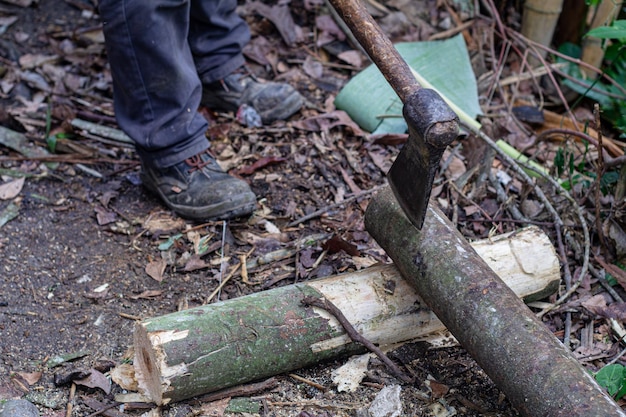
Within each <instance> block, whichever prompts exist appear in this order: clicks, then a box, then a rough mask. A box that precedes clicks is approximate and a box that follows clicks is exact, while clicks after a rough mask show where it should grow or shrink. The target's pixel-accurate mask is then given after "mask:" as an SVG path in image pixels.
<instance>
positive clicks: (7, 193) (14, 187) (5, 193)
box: [0, 177, 25, 200]
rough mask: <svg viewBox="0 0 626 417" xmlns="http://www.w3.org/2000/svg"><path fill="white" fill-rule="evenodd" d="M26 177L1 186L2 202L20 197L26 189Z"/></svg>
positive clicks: (0, 195)
mask: <svg viewBox="0 0 626 417" xmlns="http://www.w3.org/2000/svg"><path fill="white" fill-rule="evenodd" d="M24 181H25V177H22V178H18V179H16V180H13V181H9V182H7V183H4V184H0V200H11V199H13V198H15V197H17V196H18V195H19V193H20V192H21V191H22V188H24Z"/></svg>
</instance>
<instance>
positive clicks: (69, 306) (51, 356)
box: [0, 0, 517, 417]
mask: <svg viewBox="0 0 626 417" xmlns="http://www.w3.org/2000/svg"><path fill="white" fill-rule="evenodd" d="M292 10H293V12H292V13H293V14H294V18H295V20H296V21H297V23H298V24H299V25H302V26H305V25H312V21H313V20H314V16H313V15H312V14H311V13H308V14H307V12H305V8H302V9H300V8H297V7H293V8H292ZM296 10H297V11H298V12H296ZM0 11H1V12H2V13H3V14H5V15H11V16H17V17H18V20H17V23H16V24H13V25H12V26H10V27H8V29H7V32H6V36H4V37H3V39H2V40H1V42H0V51H1V52H2V57H3V58H2V60H3V61H2V62H4V64H3V65H4V66H8V67H11V68H15V67H16V62H17V60H18V59H20V57H22V58H23V57H24V56H26V55H28V54H32V55H37V54H42V55H47V54H51V53H53V52H54V53H60V52H59V51H62V50H63V49H62V48H61V46H62V45H63V42H64V41H68V42H69V41H71V42H74V44H75V46H76V47H77V48H83V50H89V51H91V52H90V53H91V54H92V55H90V58H89V60H87V61H80V62H79V61H78V60H75V61H71V62H72V66H71V68H72V70H75V71H76V75H77V76H83V77H88V78H89V80H88V81H87V82H93V83H94V84H96V82H95V81H94V80H99V81H102V80H104V87H100V88H99V89H98V88H94V89H92V90H91V91H90V93H89V94H84V95H82V96H80V97H78V98H80V99H81V100H82V101H80V102H78V101H77V100H69V101H67V100H66V101H59V102H58V103H55V105H54V106H53V107H54V108H53V123H52V126H51V127H52V131H53V132H55V131H63V132H71V131H72V130H71V128H68V126H67V120H68V118H67V116H66V117H61V116H60V114H62V110H63V109H65V110H66V111H70V114H71V116H73V117H75V116H76V115H77V114H78V115H79V116H83V117H85V114H86V113H90V112H91V113H90V114H91V115H92V116H93V115H94V114H96V113H97V114H99V115H101V119H100V121H101V122H102V121H104V122H106V124H108V125H109V126H111V127H116V126H115V124H114V121H113V119H112V118H111V116H112V110H111V109H112V103H111V90H110V88H111V87H110V76H109V74H108V69H107V67H106V59H105V57H106V55H105V53H104V51H103V49H102V44H101V43H97V42H95V43H92V42H91V41H90V42H88V41H86V40H85V39H83V38H82V36H84V34H85V33H90V32H89V31H90V30H91V28H93V27H98V24H99V22H98V20H97V14H95V15H94V13H95V9H94V7H93V4H91V3H87V2H81V1H62V0H41V1H40V2H39V3H35V4H33V5H31V6H30V7H17V6H12V5H2V6H0ZM244 11H245V10H244ZM247 19H248V20H249V22H250V24H251V27H252V29H253V34H254V38H253V45H254V47H255V48H257V47H258V48H260V47H259V46H258V45H259V44H258V43H254V40H257V41H258V40H259V39H261V38H264V39H269V40H270V41H271V45H272V47H273V48H274V49H273V51H274V53H275V54H277V55H278V56H279V59H277V60H275V61H273V62H272V65H265V66H262V65H258V63H256V64H253V65H252V68H253V69H254V71H255V72H256V73H258V74H259V75H261V76H265V77H268V78H271V77H273V76H274V75H276V71H277V69H279V70H278V72H279V73H280V76H279V77H278V78H282V79H286V80H288V81H290V82H291V83H293V84H294V85H296V86H297V87H298V89H299V90H300V91H301V92H303V94H305V95H306V97H307V99H308V101H309V104H308V106H307V108H305V109H304V110H303V111H302V112H301V114H299V115H297V116H296V117H295V118H294V121H295V120H304V119H306V118H307V117H309V116H314V115H317V114H324V111H325V110H326V109H328V103H327V99H328V98H329V97H332V96H333V95H334V94H336V93H337V91H338V89H339V88H340V87H341V86H342V85H343V84H345V82H347V80H348V79H349V76H350V75H351V74H352V72H351V70H342V69H341V68H340V67H341V66H332V65H329V66H327V67H325V68H324V69H323V71H324V72H323V76H322V77H320V78H319V79H318V80H315V81H311V80H310V78H307V77H304V76H302V75H301V73H298V72H293V71H288V70H287V69H288V68H284V67H285V66H287V67H288V66H289V65H291V66H292V67H295V66H297V65H300V64H302V63H303V62H307V61H306V60H307V56H308V54H309V53H310V51H308V50H307V49H306V48H304V47H302V48H292V49H290V48H287V47H285V46H284V44H282V43H281V42H280V39H279V38H278V34H277V33H276V31H275V30H274V29H273V28H272V27H271V25H270V24H269V23H268V22H267V21H266V20H264V19H261V18H260V17H259V16H258V15H253V14H248V15H247ZM22 34H25V35H27V36H26V39H24V37H22V36H21V35H22ZM89 48H91V49H89ZM294 63H296V64H297V65H296V64H294ZM54 65H57V66H59V67H63V68H65V69H67V68H68V65H69V64H68V61H65V62H64V63H63V64H61V63H59V62H58V61H57V62H56V63H55V64H54ZM37 94H38V90H37V89H36V88H33V86H32V84H28V83H26V82H23V81H22V82H16V85H15V87H14V88H13V90H12V91H11V92H9V93H7V94H4V93H3V99H2V101H3V103H4V110H3V114H2V115H1V116H2V117H1V118H0V124H2V125H4V126H5V127H8V128H11V129H14V130H17V131H20V132H24V133H25V134H26V137H27V138H28V139H29V141H30V143H31V145H33V146H36V147H40V148H45V147H46V144H45V141H44V139H43V138H45V136H46V129H47V128H46V125H45V123H43V122H45V109H46V106H45V102H44V105H43V106H39V107H37V110H36V111H35V112H31V113H28V112H27V111H24V113H23V114H22V116H24V118H22V119H19V118H17V117H16V115H15V113H12V112H11V111H10V110H11V109H15V108H21V107H20V106H21V105H23V104H24V103H26V102H28V103H34V102H36V101H37V99H38V98H37ZM68 95H71V93H68V94H66V95H65V97H67V96H68ZM59 96H63V95H62V94H60V95H59ZM64 105H65V107H64ZM99 110H101V111H99ZM204 111H205V112H206V115H207V117H208V118H210V119H211V120H212V128H211V132H209V135H210V136H211V138H212V142H213V152H214V153H215V154H216V155H217V156H218V157H219V158H220V162H222V163H223V164H224V165H225V166H227V167H228V168H232V169H233V171H231V172H233V174H235V175H240V176H241V177H242V178H245V179H246V180H247V181H249V183H250V184H251V186H252V188H253V190H254V191H255V193H257V195H258V196H262V198H261V199H260V200H259V207H258V211H257V212H255V214H254V215H253V216H252V217H251V218H250V219H243V220H239V221H231V222H228V223H224V222H210V223H205V224H197V223H193V222H189V221H184V220H182V219H179V218H177V217H176V216H175V215H173V214H172V213H170V212H168V211H167V210H166V209H165V208H164V207H163V206H162V205H161V204H160V202H159V201H158V200H157V199H156V198H155V197H154V196H152V195H150V194H148V193H147V192H146V191H145V190H144V189H143V187H142V185H141V183H140V180H139V169H140V168H139V164H138V160H137V158H136V155H135V154H134V152H133V151H132V149H130V148H128V147H125V146H124V145H122V144H119V143H117V144H116V143H102V142H98V141H95V140H93V139H91V138H89V137H86V136H85V135H81V134H79V133H77V135H76V136H75V137H74V139H73V142H74V143H73V144H72V143H70V144H69V145H68V143H67V142H63V141H59V144H58V146H61V145H67V146H69V150H67V149H68V148H63V149H65V151H64V152H65V155H70V157H71V158H70V159H68V160H66V161H63V162H62V163H60V164H59V165H58V166H52V165H50V164H51V163H52V162H53V158H50V159H47V160H37V159H36V158H35V159H29V158H22V157H21V155H20V154H19V153H17V152H15V151H14V150H10V149H8V148H3V147H0V156H2V157H3V159H2V165H1V167H2V168H3V169H5V170H19V171H21V172H25V173H28V174H29V175H31V176H29V177H28V178H27V179H26V181H25V184H24V186H23V188H22V189H21V191H20V193H19V195H18V196H17V197H16V198H15V199H13V200H9V201H0V212H4V211H5V210H7V208H8V207H9V206H10V205H11V204H14V205H15V206H17V207H19V214H18V215H17V216H16V217H15V218H13V219H12V220H10V221H8V222H7V223H6V224H4V225H3V226H1V228H0V259H1V261H0V264H1V268H0V276H1V277H2V279H1V280H0V357H1V360H0V400H3V399H9V398H26V399H27V400H29V401H31V402H32V403H34V404H36V405H37V406H38V407H39V409H40V413H41V415H45V416H61V415H66V413H67V410H68V407H69V404H71V405H72V408H71V415H73V416H92V415H94V414H93V413H95V412H98V411H100V413H101V414H103V415H108V416H113V415H115V416H119V415H140V414H143V413H146V412H148V411H149V410H150V408H147V409H145V408H138V407H137V405H136V404H135V405H134V406H131V405H127V406H126V407H124V408H122V407H121V406H119V405H118V406H116V407H115V408H110V409H107V410H104V407H106V405H109V404H113V403H114V395H115V394H117V393H120V392H121V391H122V389H121V388H120V387H119V386H117V385H116V384H113V389H112V392H111V393H105V392H104V391H103V390H102V389H100V388H97V387H92V388H89V387H86V386H84V385H81V384H78V385H76V386H73V385H72V383H71V381H72V380H74V379H75V378H73V377H72V375H73V373H74V372H79V371H86V372H89V371H91V370H98V371H100V372H102V373H105V374H106V372H108V371H109V370H110V369H111V368H112V367H114V366H115V365H118V364H120V363H122V362H124V361H126V360H127V356H126V355H127V352H128V349H129V348H130V347H131V345H132V330H133V326H134V323H135V320H139V319H144V318H149V317H154V316H159V315H163V314H167V313H171V312H175V311H178V310H180V309H182V308H191V307H194V306H199V305H202V304H204V303H206V302H207V300H208V298H209V297H210V295H211V294H212V293H213V292H214V290H215V289H216V288H217V287H218V285H219V281H220V279H223V278H224V276H225V275H226V274H225V272H226V271H230V270H232V268H233V267H234V266H235V265H236V264H237V261H238V259H239V257H240V256H242V255H244V254H245V255H246V256H248V257H249V258H253V257H255V256H259V255H262V254H263V253H268V252H271V251H274V250H276V249H280V248H287V247H290V245H291V244H292V243H293V242H294V241H296V240H297V239H301V238H303V237H306V236H314V235H316V234H319V233H325V234H327V235H325V237H324V238H320V239H319V240H318V241H317V242H316V243H314V244H313V245H312V246H311V247H310V248H308V249H307V250H306V251H304V252H301V253H299V254H298V255H297V256H291V257H287V258H286V259H284V260H280V261H275V262H273V263H271V264H270V265H268V266H265V267H259V268H258V269H255V270H252V271H250V272H249V273H250V275H251V281H253V284H249V283H246V282H245V280H244V278H243V277H242V275H241V274H236V275H234V277H233V279H232V280H231V281H230V282H228V283H227V284H226V285H225V286H224V287H223V288H222V290H221V292H220V293H219V295H218V296H217V297H215V298H213V299H211V300H210V302H214V301H216V299H217V298H219V299H220V300H227V299H231V298H235V297H240V296H243V295H246V294H249V293H252V292H256V291H262V290H265V289H268V288H272V287H275V286H281V285H288V284H292V283H294V282H296V281H302V280H307V279H314V278H319V277H324V276H329V275H334V274H339V273H342V272H349V271H354V270H357V269H360V268H363V267H367V266H368V265H372V264H374V263H376V262H388V259H387V257H386V255H385V254H384V252H383V251H382V250H381V249H380V248H379V247H378V246H377V244H376V242H375V241H374V240H373V239H372V238H371V237H370V236H369V235H368V234H367V233H366V232H365V229H364V226H363V214H364V208H365V207H366V206H367V202H368V199H369V196H370V194H368V193H367V192H363V190H369V189H372V188H374V187H375V186H377V185H380V184H383V183H384V182H385V179H384V170H383V169H382V168H380V167H379V163H378V164H377V162H376V161H374V160H373V159H372V158H371V156H370V155H372V154H375V155H378V156H379V157H380V160H383V161H386V162H385V163H389V162H390V161H391V160H393V157H394V156H395V155H396V154H397V152H398V149H397V147H395V146H385V145H378V144H375V143H373V142H368V143H364V138H363V137H362V136H359V135H358V134H354V132H353V131H352V130H351V129H350V127H349V126H345V125H341V123H340V129H339V131H337V130H336V129H335V130H333V131H329V129H325V130H324V129H321V130H319V131H305V130H302V129H295V128H294V127H293V126H292V125H291V124H289V123H287V124H285V123H282V124H281V123H278V124H276V125H274V126H272V127H267V128H247V127H245V126H242V125H241V124H239V123H238V122H237V121H236V120H234V119H233V116H232V115H224V114H213V113H211V112H209V111H207V110H206V109H204ZM81 112H82V113H81ZM37 120H38V121H39V122H40V123H35V122H34V121H37ZM42 121H43V122H42ZM59 138H61V136H59ZM72 146H74V147H72ZM80 150H87V152H91V153H86V154H85V153H80V152H79V151H80ZM94 153H95V156H94ZM62 154H63V151H59V155H62ZM354 161H356V162H357V163H356V165H355V164H354ZM44 162H45V163H44ZM56 162H58V160H56ZM255 162H256V163H257V165H254V163H255ZM46 164H48V165H46ZM241 167H248V168H250V169H249V171H245V172H244V171H238V169H240V168H241ZM53 168H54V169H53ZM7 180H8V179H7ZM360 193H361V194H360ZM359 195H361V197H358V196H359ZM351 196H355V198H353V199H349V200H346V202H345V203H344V204H337V205H335V202H341V201H342V200H343V199H345V198H349V197H351ZM356 197H358V198H356ZM322 208H326V210H325V211H324V212H323V213H322V214H320V215H317V216H312V218H311V220H307V221H304V222H302V223H300V224H298V225H293V226H291V225H289V223H290V222H293V221H294V220H297V219H300V218H302V217H303V216H306V215H310V214H311V213H314V212H315V211H316V210H319V209H322ZM156 218H158V219H160V223H159V226H158V227H157V226H154V223H153V222H154V221H155V219H156ZM191 230H193V231H195V232H197V233H199V235H200V236H208V237H209V238H208V240H207V245H208V246H209V247H210V249H209V251H208V253H206V254H204V255H203V256H202V258H201V259H202V260H203V261H204V265H203V267H201V268H198V269H195V270H194V269H193V268H187V269H188V270H185V266H188V265H189V264H188V263H187V262H188V255H189V254H190V253H193V241H192V240H193V237H192V235H191V234H190V231H191ZM487 232H488V230H481V229H480V228H479V227H470V228H468V229H467V230H464V233H465V234H466V235H472V237H477V235H478V237H480V235H485V234H486V233H487ZM179 234H180V236H178V237H177V238H176V239H175V240H171V239H170V238H172V237H176V236H177V235H179ZM329 235H333V236H335V237H334V238H333V239H332V240H333V242H335V243H336V244H337V245H339V248H335V249H332V248H331V249H330V250H329V249H328V247H329V246H328V241H329V237H328V236H329ZM168 239H170V240H169V242H170V243H171V245H170V246H169V247H164V244H165V243H166V242H168ZM341 245H348V246H341ZM341 248H344V250H341ZM345 248H351V249H350V252H351V251H352V250H356V251H357V252H358V255H357V256H354V254H348V253H347V252H349V251H348V250H346V249H345ZM318 259H320V260H321V261H320V262H318V263H315V262H311V261H315V260H318ZM162 260H165V262H164V263H160V262H161V261H162ZM159 265H164V267H163V269H159ZM155 266H156V269H154V268H155ZM68 355H69V356H68ZM389 355H390V356H391V357H392V358H399V357H402V358H403V359H402V363H408V364H409V366H410V368H411V369H412V370H413V372H414V374H415V376H416V381H417V382H415V383H414V384H408V385H404V386H403V387H402V394H401V398H402V404H403V407H404V411H403V414H402V415H410V416H431V415H436V416H452V415H463V416H478V415H490V416H515V415H517V413H516V412H515V411H514V410H513V409H512V408H511V407H510V405H509V403H508V401H507V400H506V398H505V397H504V395H503V394H502V393H501V392H500V391H499V390H498V389H497V388H496V387H495V385H494V384H493V383H492V382H491V381H490V380H489V378H488V377H487V376H486V375H485V373H484V372H483V371H482V370H481V369H480V367H478V366H477V365H476V363H475V362H474V361H473V360H472V359H471V357H469V356H468V355H467V353H466V352H465V351H464V350H463V349H462V348H460V347H449V348H442V349H431V348H429V347H428V346H424V345H423V344H411V345H405V346H403V347H401V348H399V349H398V350H397V351H394V352H390V353H389ZM59 356H61V357H63V358H64V360H60V361H59V362H60V363H59V364H58V365H57V359H58V357H59ZM345 360H346V358H337V360H336V361H331V362H329V363H323V364H319V365H318V366H316V367H313V368H310V369H297V370H294V373H295V374H297V375H299V376H301V377H303V378H306V379H308V380H310V381H314V382H315V383H317V384H321V386H323V387H324V389H320V388H319V387H314V386H312V385H309V384H307V383H304V382H302V381H299V380H297V379H295V378H293V376H291V375H278V376H277V377H276V378H277V380H278V385H277V386H275V387H273V388H270V389H267V390H264V391H261V392H255V393H254V394H250V395H248V396H247V397H248V398H250V399H252V400H253V402H254V403H257V404H260V405H261V410H260V411H259V412H258V413H252V415H263V416H302V417H307V416H317V417H322V416H365V415H367V414H366V412H365V410H366V409H367V407H368V406H369V405H370V403H371V401H372V400H373V399H374V397H375V396H376V394H377V393H378V392H379V391H380V389H381V388H382V387H384V386H388V385H394V384H399V381H397V380H395V379H394V378H393V377H392V376H391V375H390V373H389V371H388V370H386V369H385V367H384V366H383V365H382V363H380V362H377V361H373V362H372V363H371V364H370V370H369V373H368V375H367V376H366V378H365V380H364V381H363V383H362V384H361V385H360V387H359V388H358V390H357V391H356V392H354V393H340V392H337V390H336V389H335V387H334V386H333V383H332V382H331V372H332V371H333V370H334V369H336V368H337V367H338V366H340V365H342V364H343V363H345ZM427 380H431V381H434V383H435V384H438V385H439V386H440V387H445V388H446V389H445V390H444V391H443V393H442V391H441V389H440V390H438V391H437V390H434V389H433V388H432V386H433V384H430V383H427V382H426V381H427ZM74 390H75V392H74ZM216 410H219V407H218V405H215V403H208V402H207V401H203V400H202V399H199V400H198V399H196V400H189V401H185V402H182V403H178V404H174V405H171V406H166V407H163V408H162V409H161V410H160V412H161V413H162V414H164V415H169V416H186V415H221V414H220V412H218V411H216ZM212 413H213V414H212ZM249 413H250V412H249ZM455 413H456V414H455ZM237 414H241V413H232V412H229V411H226V412H225V414H224V415H227V416H231V415H237ZM244 415H246V414H245V413H244Z"/></svg>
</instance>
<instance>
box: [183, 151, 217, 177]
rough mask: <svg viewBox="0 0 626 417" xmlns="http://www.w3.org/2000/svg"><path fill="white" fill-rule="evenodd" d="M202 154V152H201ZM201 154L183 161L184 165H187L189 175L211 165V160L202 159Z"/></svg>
mask: <svg viewBox="0 0 626 417" xmlns="http://www.w3.org/2000/svg"><path fill="white" fill-rule="evenodd" d="M202 153H204V152H202ZM202 153H199V154H197V155H194V156H192V157H190V158H187V159H185V163H186V164H187V165H189V170H188V171H189V173H190V174H191V173H192V172H194V171H199V170H201V169H202V168H204V167H206V166H207V165H210V164H211V162H212V161H211V158H210V157H208V158H207V159H206V160H204V159H202V156H201V155H202Z"/></svg>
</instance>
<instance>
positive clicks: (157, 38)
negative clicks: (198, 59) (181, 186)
mask: <svg viewBox="0 0 626 417" xmlns="http://www.w3.org/2000/svg"><path fill="white" fill-rule="evenodd" d="M99 8H100V15H101V19H102V23H103V29H104V34H105V39H106V46H107V54H108V59H109V63H110V66H111V71H112V75H113V94H114V102H115V113H116V117H117V120H118V124H119V126H120V127H121V128H122V129H123V130H124V131H125V132H126V133H127V134H128V135H129V136H130V137H131V138H132V139H133V140H134V141H135V143H136V146H137V152H138V153H139V155H140V157H141V159H142V160H144V161H150V163H151V164H153V165H154V166H156V167H157V168H164V167H169V166H172V165H174V164H176V163H178V162H181V161H183V160H184V159H186V158H189V157H191V156H193V155H196V154H197V153H199V152H201V151H203V150H205V149H206V148H207V147H208V142H207V140H206V138H205V135H204V134H205V131H206V129H207V122H206V120H205V119H204V118H203V117H202V116H201V115H200V114H198V113H197V109H198V106H199V104H200V99H201V97H202V84H201V82H200V79H199V78H198V74H197V72H196V68H195V65H194V62H193V58H192V54H191V51H190V49H189V45H188V43H187V34H188V31H189V11H190V10H189V8H190V6H189V2H188V1H185V0H150V1H146V0H101V1H100V5H99Z"/></svg>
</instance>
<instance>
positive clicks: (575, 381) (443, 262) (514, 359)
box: [365, 190, 626, 417]
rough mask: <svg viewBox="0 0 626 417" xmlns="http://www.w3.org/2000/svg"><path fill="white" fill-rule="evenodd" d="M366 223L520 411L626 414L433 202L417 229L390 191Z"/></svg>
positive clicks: (374, 205) (375, 201) (377, 200)
mask: <svg viewBox="0 0 626 417" xmlns="http://www.w3.org/2000/svg"><path fill="white" fill-rule="evenodd" d="M365 224H366V227H367V230H368V231H369V232H370V234H371V235H372V236H373V237H374V238H375V239H376V241H377V242H378V243H379V244H380V245H381V247H383V249H385V251H386V252H387V254H388V255H389V256H390V257H391V258H392V259H393V261H394V263H395V265H396V266H397V267H398V269H399V270H400V271H401V272H402V275H403V276H404V277H405V279H406V280H407V281H408V282H409V283H410V284H411V285H412V286H413V287H414V288H415V289H416V291H417V293H418V294H420V296H421V297H422V299H423V300H424V302H425V303H426V304H428V306H429V307H430V308H431V309H432V310H433V311H434V312H435V314H437V317H439V319H440V320H441V321H442V322H443V323H444V324H445V325H446V327H447V328H448V329H449V330H450V332H451V333H452V334H453V335H454V336H455V337H456V339H457V340H458V341H459V343H460V344H461V345H462V346H463V347H464V348H465V349H466V350H467V351H468V353H469V354H470V355H471V356H472V357H473V358H474V359H475V360H476V362H477V363H478V364H479V365H480V366H481V367H482V368H483V369H484V370H485V372H486V373H487V374H488V375H489V376H490V377H491V379H492V380H493V381H494V383H495V384H496V385H497V386H498V387H499V388H500V389H501V390H502V391H503V392H504V393H505V394H506V396H507V398H508V399H509V400H510V401H511V404H512V405H513V406H514V407H515V408H516V409H517V410H518V411H519V412H520V414H521V415H523V416H533V417H540V416H541V417H544V416H551V417H560V416H563V417H565V416H568V417H572V416H579V417H580V416H585V417H587V416H588V417H591V416H626V414H625V413H624V412H623V411H622V410H621V409H620V408H619V407H618V406H617V404H615V402H614V401H613V400H612V399H611V398H610V397H609V396H608V395H607V394H606V392H605V391H604V390H603V389H602V388H601V387H600V386H599V385H598V384H597V383H596V381H595V380H594V379H593V377H592V376H591V375H590V374H589V373H588V372H587V371H586V370H585V369H583V367H582V366H581V365H580V363H579V362H578V361H577V360H576V359H575V358H574V357H572V355H571V354H570V352H569V351H568V350H567V349H566V348H565V346H563V344H562V343H561V342H559V340H558V339H557V338H556V337H555V336H554V335H553V334H552V333H551V332H550V331H549V330H548V328H547V327H546V326H545V325H544V324H543V323H542V322H541V321H539V320H538V319H537V317H536V316H535V315H534V314H533V313H532V312H531V311H530V310H529V309H528V307H526V306H525V305H524V303H523V302H521V300H520V299H519V298H518V297H517V296H516V295H515V293H514V292H513V291H511V289H510V288H509V287H507V286H506V285H505V284H504V282H503V281H502V280H501V279H500V278H499V277H498V276H497V275H496V274H495V272H493V271H492V270H491V269H490V268H489V267H488V265H487V264H486V263H485V261H484V260H482V259H481V258H480V257H479V256H477V254H476V252H475V251H474V249H473V248H472V247H471V246H470V244H469V243H468V242H467V240H465V239H464V238H463V236H461V234H460V233H459V232H458V231H457V230H456V228H455V227H454V225H452V223H451V222H450V221H449V220H448V219H447V218H446V217H445V216H444V215H443V213H441V211H439V210H438V209H436V208H434V207H433V206H432V205H431V206H430V207H429V210H428V213H427V215H426V220H425V222H424V226H423V228H422V229H421V230H419V231H418V230H417V229H415V228H413V226H412V225H411V223H410V222H409V220H408V219H407V218H406V216H405V215H404V213H403V212H402V210H401V208H400V206H399V205H398V203H397V202H396V201H395V200H394V198H393V194H392V192H391V190H383V191H381V192H379V193H378V194H377V195H376V196H375V197H374V198H373V199H372V201H371V202H370V205H369V207H368V209H367V212H366V215H365Z"/></svg>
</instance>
